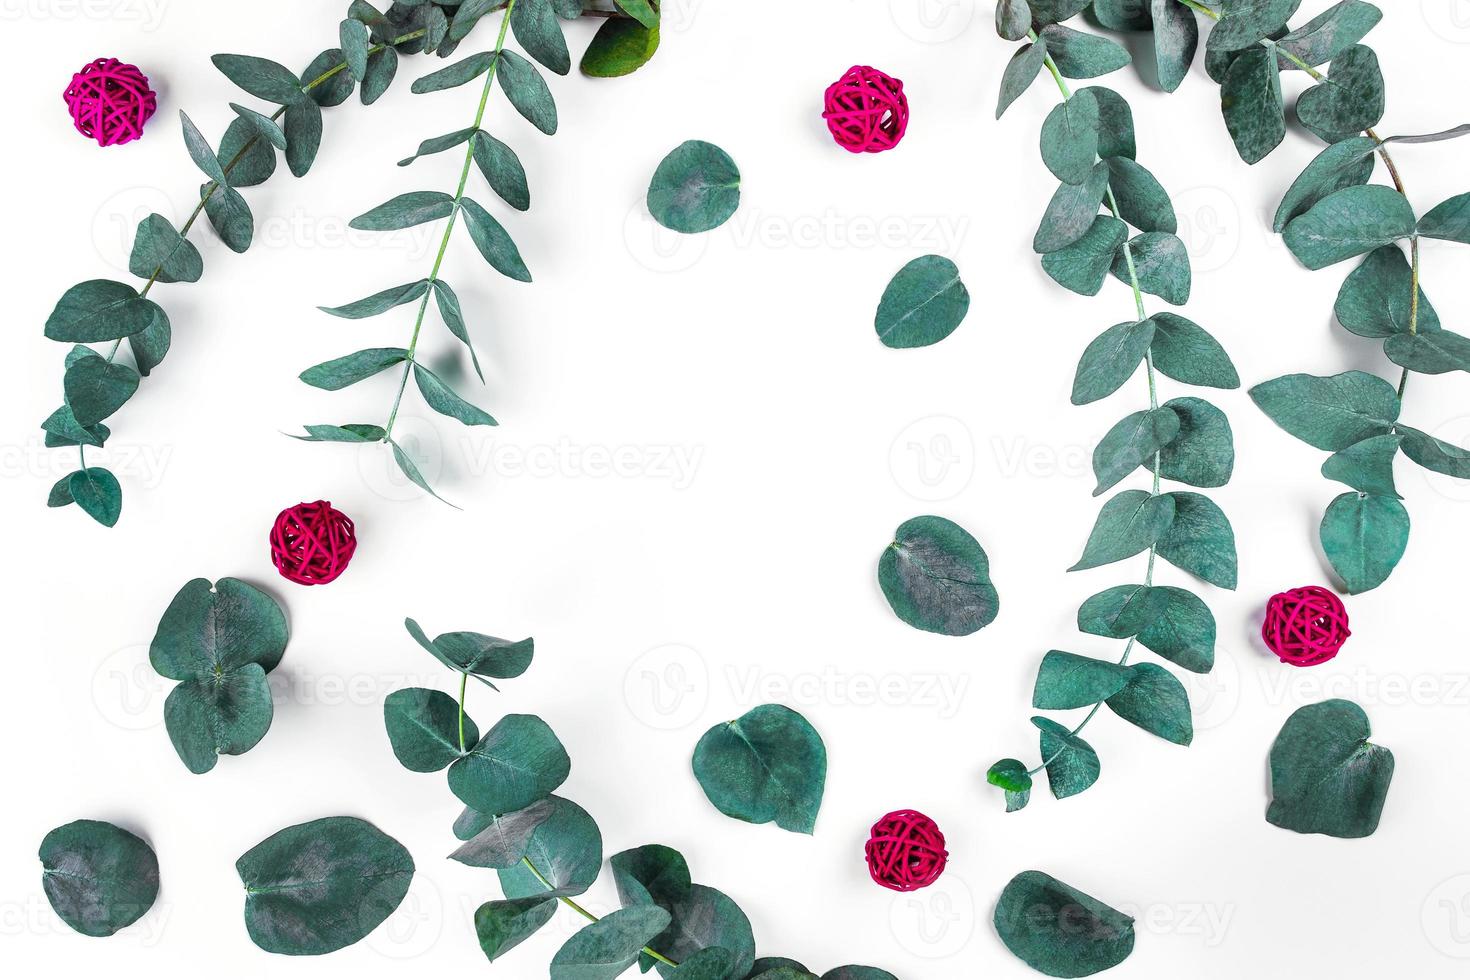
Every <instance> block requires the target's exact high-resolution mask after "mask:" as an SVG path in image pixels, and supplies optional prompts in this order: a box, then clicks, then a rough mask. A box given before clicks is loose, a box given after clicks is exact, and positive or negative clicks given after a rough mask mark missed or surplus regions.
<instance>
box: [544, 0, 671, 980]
mask: <svg viewBox="0 0 1470 980" xmlns="http://www.w3.org/2000/svg"><path fill="white" fill-rule="evenodd" d="M550 15H551V14H550V11H549V10H548V11H547V16H550ZM669 921H670V917H669V913H668V912H666V911H664V910H663V909H661V908H659V907H658V906H656V905H642V906H636V907H634V908H629V909H619V910H618V911H616V912H610V913H608V914H607V915H605V916H603V917H602V918H601V919H599V920H598V921H596V922H594V923H592V924H591V925H589V926H585V927H583V928H582V930H581V931H580V932H578V933H576V934H575V935H573V936H572V938H571V939H569V940H567V942H566V944H565V945H563V946H562V948H561V949H559V950H557V952H556V955H555V956H554V957H552V960H551V980H614V978H616V977H618V976H619V975H621V974H622V973H623V971H625V970H627V969H628V968H629V967H630V966H632V965H633V964H634V963H636V962H637V961H638V954H639V953H640V952H642V950H643V947H644V946H645V945H647V944H648V943H650V942H652V941H653V938H654V937H655V936H657V935H658V934H659V933H661V932H663V931H664V929H666V928H667V927H668V925H669Z"/></svg>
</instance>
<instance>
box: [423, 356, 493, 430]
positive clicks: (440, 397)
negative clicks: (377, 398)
mask: <svg viewBox="0 0 1470 980" xmlns="http://www.w3.org/2000/svg"><path fill="white" fill-rule="evenodd" d="M413 380H414V382H415V383H416V384H417V385H418V386H419V393H420V394H422V395H423V396H424V401H426V402H428V404H429V407H430V408H432V409H433V410H434V411H436V412H438V413H439V414H440V415H447V416H448V417H450V418H452V419H456V420H458V421H460V422H463V423H464V424H465V425H499V424H500V423H499V422H496V421H495V419H494V418H493V417H492V416H491V415H490V413H489V412H487V411H485V410H484V409H482V408H479V407H477V406H475V405H472V404H470V403H469V402H467V401H465V400H464V399H463V398H461V397H459V395H457V394H455V392H454V389H453V388H451V387H449V385H448V384H446V383H445V382H444V379H442V378H440V377H439V376H438V375H437V374H435V373H434V372H433V371H430V370H429V369H428V368H426V367H424V366H423V365H422V364H414V366H413Z"/></svg>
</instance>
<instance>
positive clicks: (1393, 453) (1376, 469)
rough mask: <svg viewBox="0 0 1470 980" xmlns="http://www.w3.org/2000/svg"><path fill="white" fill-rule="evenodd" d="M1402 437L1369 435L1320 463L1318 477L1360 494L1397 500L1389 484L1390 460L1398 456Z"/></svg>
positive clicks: (1398, 495) (1391, 473) (1394, 488)
mask: <svg viewBox="0 0 1470 980" xmlns="http://www.w3.org/2000/svg"><path fill="white" fill-rule="evenodd" d="M1403 440H1404V437H1403V436H1402V435H1399V434H1398V433H1393V434H1391V435H1386V436H1369V437H1368V438H1367V439H1364V440H1363V441H1362V442H1355V443H1353V444H1352V445H1351V446H1348V447H1347V448H1346V449H1342V450H1339V451H1338V452H1336V453H1333V454H1332V455H1331V456H1329V457H1328V458H1327V461H1326V462H1325V463H1323V464H1322V475H1323V476H1324V477H1326V478H1327V479H1329V480H1336V481H1338V482H1339V483H1346V484H1347V485H1348V486H1350V487H1352V488H1353V489H1354V490H1357V491H1359V492H1361V493H1369V494H1378V495H1379V496H1384V497H1395V498H1398V497H1400V494H1399V492H1398V488H1397V487H1396V486H1395V485H1394V482H1393V461H1394V460H1395V459H1396V458H1397V457H1398V454H1399V444H1400V443H1401V442H1403Z"/></svg>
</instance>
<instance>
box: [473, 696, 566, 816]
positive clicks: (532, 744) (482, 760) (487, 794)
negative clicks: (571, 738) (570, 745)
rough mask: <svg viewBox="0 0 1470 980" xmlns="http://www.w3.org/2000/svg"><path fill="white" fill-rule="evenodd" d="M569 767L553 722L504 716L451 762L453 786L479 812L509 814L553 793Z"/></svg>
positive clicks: (533, 717) (564, 780) (532, 717)
mask: <svg viewBox="0 0 1470 980" xmlns="http://www.w3.org/2000/svg"><path fill="white" fill-rule="evenodd" d="M571 767H572V762H571V759H570V758H569V757H568V756H567V751H566V749H565V748H563V747H562V744H561V741H560V740H559V739H558V738H557V737H556V733H555V732H553V731H552V730H551V726H550V725H548V724H546V722H544V721H542V720H541V719H540V718H538V717H536V716H535V715H506V716H505V717H503V718H501V719H500V721H499V722H497V723H496V724H495V726H494V727H493V728H491V729H490V731H488V732H486V733H485V736H484V737H483V738H481V739H480V740H479V741H478V742H476V743H475V745H474V747H473V748H471V749H470V750H469V752H467V753H466V754H465V755H464V756H462V757H460V758H458V759H456V760H455V761H454V763H453V764H452V765H451V766H450V767H449V789H450V790H451V791H452V792H453V793H454V795H455V796H457V797H459V799H460V801H461V802H463V803H464V804H465V805H466V806H470V807H474V808H475V809H476V810H479V811H480V812H481V813H489V814H502V813H511V812H513V811H515V810H523V809H525V808H526V807H528V806H530V805H531V804H533V803H535V802H537V801H538V800H542V799H545V798H546V797H548V796H550V795H551V793H552V792H553V791H555V790H556V788H557V787H558V786H560V785H561V784H562V783H564V782H566V779H567V774H568V773H570V772H571Z"/></svg>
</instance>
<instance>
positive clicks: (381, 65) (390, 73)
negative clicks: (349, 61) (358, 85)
mask: <svg viewBox="0 0 1470 980" xmlns="http://www.w3.org/2000/svg"><path fill="white" fill-rule="evenodd" d="M397 77H398V52H397V51H396V50H394V49H393V48H384V49H383V50H381V51H378V52H375V53H374V54H373V55H372V56H371V57H369V58H368V63H367V76H366V77H365V78H364V79H363V80H362V89H361V92H360V94H361V96H362V104H363V105H372V104H373V103H374V102H376V101H378V100H379V99H381V98H382V97H383V94H384V93H385V92H387V91H388V88H389V86H391V85H392V84H393V79H395V78H397Z"/></svg>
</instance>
